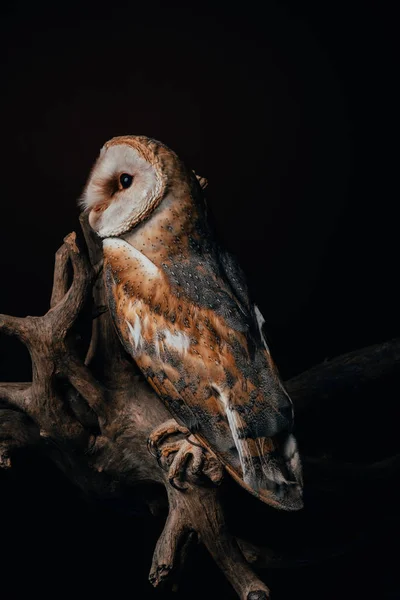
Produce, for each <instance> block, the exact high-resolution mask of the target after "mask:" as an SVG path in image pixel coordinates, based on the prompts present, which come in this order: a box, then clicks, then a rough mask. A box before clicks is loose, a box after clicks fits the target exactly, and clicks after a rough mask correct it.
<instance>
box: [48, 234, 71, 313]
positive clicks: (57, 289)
mask: <svg viewBox="0 0 400 600" xmlns="http://www.w3.org/2000/svg"><path fill="white" fill-rule="evenodd" d="M68 262H69V250H68V247H67V245H66V244H63V245H62V246H61V247H60V248H59V249H58V250H57V252H56V256H55V262H54V275H53V290H52V293H51V300H50V307H51V308H54V306H56V304H58V303H59V302H61V300H62V299H63V298H64V296H65V294H66V293H67V291H68Z"/></svg>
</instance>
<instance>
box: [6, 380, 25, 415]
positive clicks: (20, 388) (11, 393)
mask: <svg viewBox="0 0 400 600" xmlns="http://www.w3.org/2000/svg"><path fill="white" fill-rule="evenodd" d="M30 388H31V384H30V383H11V382H6V383H0V401H1V400H3V401H4V402H5V403H6V404H10V405H11V406H15V407H17V408H20V409H22V410H24V409H25V408H26V407H27V405H28V404H29V402H30V400H31V389H30Z"/></svg>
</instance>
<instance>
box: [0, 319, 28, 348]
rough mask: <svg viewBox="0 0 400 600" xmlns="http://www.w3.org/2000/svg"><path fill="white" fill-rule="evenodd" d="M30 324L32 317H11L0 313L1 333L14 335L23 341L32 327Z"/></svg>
mask: <svg viewBox="0 0 400 600" xmlns="http://www.w3.org/2000/svg"><path fill="white" fill-rule="evenodd" d="M30 325H31V323H30V317H25V318H22V317H11V316H9V315H1V314H0V333H5V334H6V335H13V336H15V337H17V338H18V339H20V340H21V341H23V342H24V341H25V340H26V336H27V335H28V332H29V331H30V329H31V327H30Z"/></svg>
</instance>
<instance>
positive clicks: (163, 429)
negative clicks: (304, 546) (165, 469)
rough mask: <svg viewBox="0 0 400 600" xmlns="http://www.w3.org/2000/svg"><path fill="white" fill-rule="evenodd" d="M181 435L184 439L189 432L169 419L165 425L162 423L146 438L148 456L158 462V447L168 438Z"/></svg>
mask: <svg viewBox="0 0 400 600" xmlns="http://www.w3.org/2000/svg"><path fill="white" fill-rule="evenodd" d="M179 433H180V434H182V435H184V436H185V437H189V435H190V431H189V429H188V428H187V427H182V425H178V423H177V422H176V421H175V419H169V420H168V421H166V422H165V423H162V425H160V426H159V427H157V428H156V429H154V431H152V432H151V434H150V435H149V437H148V438H147V449H148V451H149V452H150V454H151V455H152V456H153V457H154V458H156V459H157V460H158V458H157V457H158V456H159V452H160V451H159V447H160V446H161V444H162V443H163V442H164V441H165V440H166V438H168V437H169V436H172V435H176V434H179Z"/></svg>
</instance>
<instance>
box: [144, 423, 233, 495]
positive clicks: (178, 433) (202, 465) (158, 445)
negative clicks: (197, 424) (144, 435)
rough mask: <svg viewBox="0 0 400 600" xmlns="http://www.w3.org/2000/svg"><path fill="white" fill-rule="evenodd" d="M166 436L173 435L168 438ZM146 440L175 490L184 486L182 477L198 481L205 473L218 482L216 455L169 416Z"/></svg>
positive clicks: (218, 470)
mask: <svg viewBox="0 0 400 600" xmlns="http://www.w3.org/2000/svg"><path fill="white" fill-rule="evenodd" d="M168 438H175V439H172V440H171V441H169V440H168ZM147 444H148V448H149V452H150V453H151V454H152V455H153V456H154V457H155V458H156V459H157V462H158V464H159V465H160V467H161V468H162V469H163V470H164V471H168V481H169V483H170V484H171V485H172V486H173V487H174V488H176V489H178V490H182V491H183V490H186V489H187V488H188V486H187V485H185V483H184V481H189V482H190V483H195V484H201V483H204V477H206V478H207V479H208V480H209V481H211V482H212V483H214V484H215V485H218V484H219V483H220V482H221V480H222V477H223V467H222V465H221V463H220V462H219V461H218V459H217V458H216V457H215V456H214V455H213V454H212V453H211V452H208V451H207V450H205V449H204V448H203V447H202V446H201V445H200V444H199V443H198V442H197V440H196V439H195V437H194V436H193V435H191V433H190V431H189V430H188V429H187V428H186V427H182V426H181V425H178V423H177V422H176V421H174V420H173V419H171V420H169V421H167V422H166V423H163V424H162V425H161V426H160V427H158V428H157V429H155V430H154V431H153V432H152V434H151V435H150V436H149V439H148V441H147Z"/></svg>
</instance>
